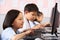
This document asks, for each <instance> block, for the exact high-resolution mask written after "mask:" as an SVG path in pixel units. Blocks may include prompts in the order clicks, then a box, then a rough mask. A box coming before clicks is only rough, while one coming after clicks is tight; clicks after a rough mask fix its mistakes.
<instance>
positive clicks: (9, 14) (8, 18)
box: [3, 9, 20, 29]
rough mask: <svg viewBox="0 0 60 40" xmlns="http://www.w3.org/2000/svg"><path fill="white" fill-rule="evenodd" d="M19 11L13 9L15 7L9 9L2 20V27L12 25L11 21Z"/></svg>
mask: <svg viewBox="0 0 60 40" xmlns="http://www.w3.org/2000/svg"><path fill="white" fill-rule="evenodd" d="M19 13H20V11H19V10H15V9H12V10H9V11H8V12H7V14H6V17H5V20H4V22H3V29H5V28H7V27H12V23H13V21H14V20H15V18H16V17H17V16H18V15H19Z"/></svg>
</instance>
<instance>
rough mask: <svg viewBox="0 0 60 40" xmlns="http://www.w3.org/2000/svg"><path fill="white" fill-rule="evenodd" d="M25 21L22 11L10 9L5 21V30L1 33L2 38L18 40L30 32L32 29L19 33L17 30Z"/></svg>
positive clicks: (2, 39) (3, 39)
mask: <svg viewBox="0 0 60 40" xmlns="http://www.w3.org/2000/svg"><path fill="white" fill-rule="evenodd" d="M23 23H24V22H23V16H22V13H21V12H20V11H18V10H14V9H12V10H10V11H8V13H7V15H6V17H5V20H4V22H3V29H4V30H3V32H2V34H1V40H18V39H22V38H24V37H25V36H26V35H28V34H30V33H31V32H32V30H27V31H25V32H22V33H20V34H17V32H18V31H17V30H18V29H19V28H22V27H23Z"/></svg>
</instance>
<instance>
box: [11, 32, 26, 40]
mask: <svg viewBox="0 0 60 40" xmlns="http://www.w3.org/2000/svg"><path fill="white" fill-rule="evenodd" d="M25 36H26V33H25V32H23V33H21V34H16V35H15V36H14V37H13V38H12V40H18V39H22V38H24V37H25Z"/></svg>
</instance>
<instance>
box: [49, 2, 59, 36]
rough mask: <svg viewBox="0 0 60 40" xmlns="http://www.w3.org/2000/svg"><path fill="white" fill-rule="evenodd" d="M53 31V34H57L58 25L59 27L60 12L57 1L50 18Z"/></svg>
mask: <svg viewBox="0 0 60 40" xmlns="http://www.w3.org/2000/svg"><path fill="white" fill-rule="evenodd" d="M50 23H51V26H52V31H51V34H52V35H53V34H55V35H56V36H57V27H59V12H58V10H57V3H56V4H55V6H54V8H53V9H52V15H51V20H50Z"/></svg>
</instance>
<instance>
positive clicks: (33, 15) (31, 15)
mask: <svg viewBox="0 0 60 40" xmlns="http://www.w3.org/2000/svg"><path fill="white" fill-rule="evenodd" d="M25 16H26V18H27V19H28V20H30V21H34V20H35V19H36V16H37V12H35V11H33V12H25Z"/></svg>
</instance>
